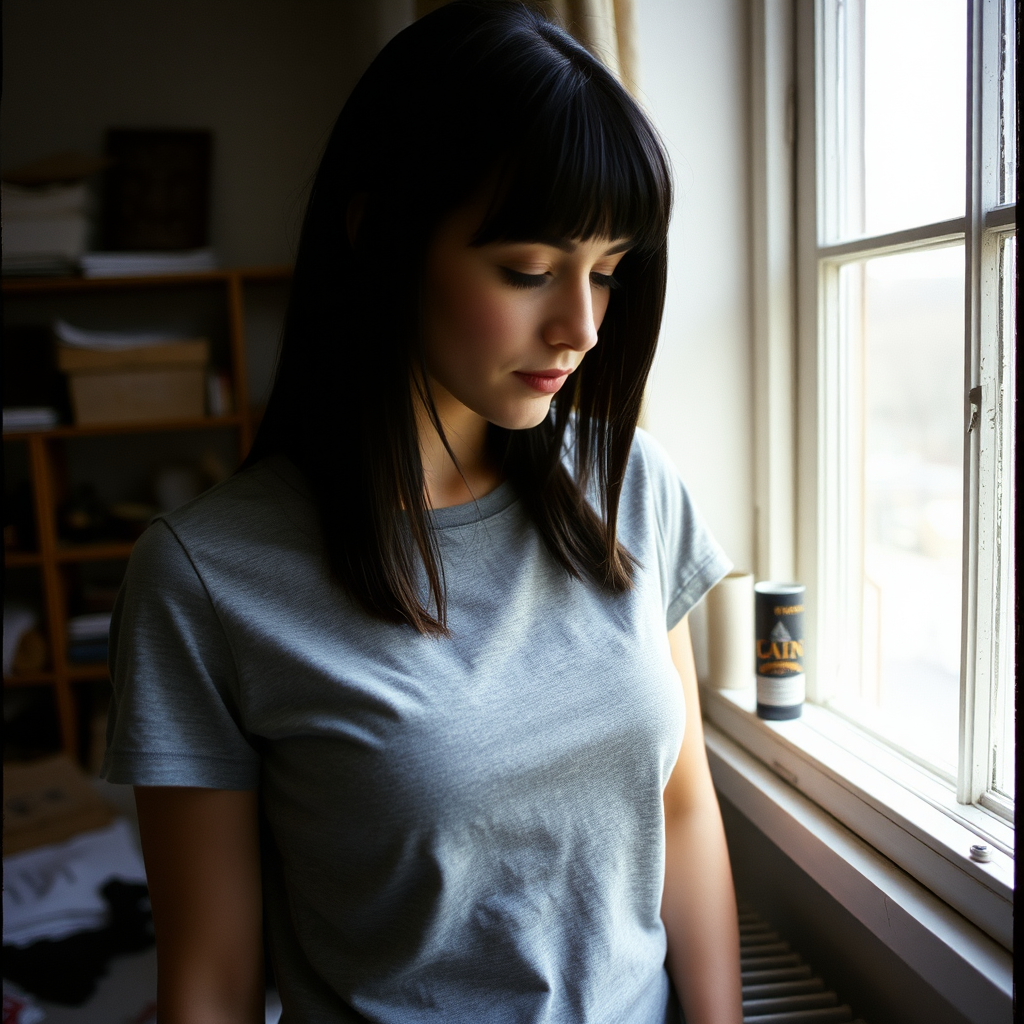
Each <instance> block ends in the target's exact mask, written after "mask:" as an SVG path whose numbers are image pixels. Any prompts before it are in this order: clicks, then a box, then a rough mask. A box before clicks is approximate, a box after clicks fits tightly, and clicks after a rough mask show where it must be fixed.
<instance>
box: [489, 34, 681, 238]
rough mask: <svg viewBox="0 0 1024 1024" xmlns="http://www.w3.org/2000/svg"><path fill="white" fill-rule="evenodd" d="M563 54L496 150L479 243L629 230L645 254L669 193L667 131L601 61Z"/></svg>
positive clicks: (657, 234)
mask: <svg viewBox="0 0 1024 1024" xmlns="http://www.w3.org/2000/svg"><path fill="white" fill-rule="evenodd" d="M545 27H548V26H545ZM559 43H560V44H561V46H564V45H565V42H564V40H563V39H560V40H559ZM560 48H561V47H559V49H560ZM553 49H554V47H553ZM559 56H561V57H562V60H561V61H557V62H556V65H555V68H552V69H550V70H553V71H555V72H556V73H555V74H549V75H548V76H545V77H548V78H549V81H548V82H546V83H544V85H545V86H546V87H541V88H538V89H537V91H536V93H535V97H536V98H535V100H534V103H533V104H532V105H531V106H532V107H533V109H528V110H526V111H523V115H524V116H523V117H522V120H521V121H520V124H519V126H518V127H519V131H518V132H517V133H516V134H515V136H513V137H512V139H511V140H510V142H511V144H510V145H509V147H508V149H507V151H506V152H505V154H503V155H499V157H498V159H497V173H496V174H495V175H494V179H495V181H496V186H495V189H494V194H493V199H492V201H491V203H490V207H489V209H488V211H487V213H486V214H485V215H484V219H483V222H482V223H481V225H480V228H479V229H478V230H477V232H476V235H475V236H474V239H473V243H474V244H475V245H486V244H487V243H488V242H495V241H515V242H519V241H547V242H556V243H557V242H563V241H567V240H583V239H589V238H595V237H599V236H600V237H605V238H609V239H613V240H618V239H623V240H627V241H628V242H629V243H630V245H631V247H632V248H633V249H634V250H636V252H637V254H638V255H643V254H650V253H653V252H656V251H657V250H659V249H660V248H661V247H662V246H664V245H665V241H666V237H667V234H668V222H669V216H670V212H671V201H672V186H671V172H670V169H669V167H668V162H667V158H666V156H665V153H664V150H663V148H662V146H661V143H660V140H659V139H658V138H657V137H656V136H655V135H654V133H653V132H652V130H651V128H650V124H649V122H648V121H647V118H646V117H645V116H644V114H643V113H642V112H641V111H640V110H639V108H637V107H636V105H635V102H634V101H633V99H632V98H631V97H630V96H629V95H628V94H627V93H626V92H625V90H624V89H623V88H622V86H620V85H619V83H618V82H616V81H615V80H614V79H613V78H612V76H611V74H610V73H609V72H607V71H606V70H605V69H604V68H603V67H598V68H594V67H593V65H591V67H589V68H586V67H580V66H579V64H577V63H576V62H575V61H572V60H571V58H569V59H566V58H565V57H564V56H563V55H562V54H559ZM587 56H588V57H589V54H588V55H587ZM567 65H571V67H567Z"/></svg>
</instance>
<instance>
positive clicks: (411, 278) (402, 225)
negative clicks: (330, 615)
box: [246, 0, 671, 635]
mask: <svg viewBox="0 0 1024 1024" xmlns="http://www.w3.org/2000/svg"><path fill="white" fill-rule="evenodd" d="M481 197H483V198H484V199H485V203H486V206H487V212H486V214H485V215H484V217H483V221H482V223H481V224H480V226H479V229H478V230H477V232H476V235H475V237H474V239H473V242H472V244H475V245H484V244H487V243H489V242H494V241H565V240H584V239H590V238H595V237H606V238H609V239H628V240H629V241H630V242H631V248H630V250H629V251H628V252H627V253H626V255H625V256H624V257H623V258H622V260H621V262H620V264H619V267H618V269H617V270H616V272H615V278H616V280H617V282H618V285H619V287H618V288H616V289H615V290H614V291H613V292H612V295H611V299H610V302H609V306H608V310H607V313H606V315H605V318H604V321H603V323H602V324H601V327H600V330H599V332H598V344H597V346H596V347H595V348H594V349H593V350H592V351H591V352H589V353H588V354H587V357H586V359H585V360H584V361H583V362H582V364H581V365H580V367H579V368H578V369H577V370H576V371H575V372H574V373H573V374H572V375H571V376H570V377H569V378H568V380H567V381H566V384H565V385H564V386H563V388H562V390H561V391H560V392H559V393H558V395H557V396H556V398H555V399H554V401H553V404H552V409H551V411H550V413H549V415H548V417H547V418H546V419H545V420H544V422H542V423H541V424H540V425H539V426H537V427H534V428H532V429H528V430H516V431H512V430H505V429H502V428H498V427H496V426H494V425H492V426H491V427H490V430H489V436H488V444H489V445H490V446H491V451H492V453H493V455H494V456H495V458H496V459H497V461H498V464H499V465H500V466H501V467H502V469H503V472H504V475H505V476H506V478H507V479H508V480H510V481H511V483H512V484H513V486H514V487H515V489H516V491H517V493H518V495H519V497H520V499H521V501H522V502H523V504H524V507H525V509H526V511H527V513H528V515H529V516H530V517H531V518H532V520H533V522H534V523H535V525H536V528H537V529H538V531H539V532H540V535H541V536H542V537H543V539H544V542H545V544H546V545H547V548H548V549H549V551H550V552H551V554H552V556H553V557H554V558H555V559H556V560H557V561H558V562H559V563H560V564H561V565H562V566H563V567H564V569H565V570H566V572H568V573H570V574H571V575H572V576H574V577H576V578H578V579H581V580H586V581H589V582H590V583H591V584H593V585H596V586H598V587H601V588H605V589H607V590H610V591H612V592H620V591H623V590H626V589H628V588H629V587H630V586H631V585H632V580H633V574H634V570H635V564H634V562H633V559H632V557H631V556H630V555H629V553H628V552H627V551H626V550H625V548H624V547H623V545H622V544H621V543H620V542H619V541H618V539H617V537H616V522H617V517H618V507H619V498H620V494H621V490H622V483H623V476H624V473H625V468H626V463H627V460H628V458H629V452H630V447H631V445H632V440H633V434H634V431H635V429H636V425H637V420H638V418H639V415H640V407H641V402H642V399H643V394H644V387H645V383H646V380H647V375H648V373H649V371H650V367H651V363H652V361H653V358H654V350H655V345H656V342H657V336H658V330H659V327H660V323H661V315H662V307H663V305H664V298H665V279H666V238H667V232H668V220H669V212H670V207H671V176H670V171H669V165H668V160H667V157H666V155H665V151H664V148H663V146H662V144H661V142H660V140H659V138H658V134H657V132H656V131H655V129H654V128H653V126H652V125H651V123H650V121H649V120H648V118H647V117H646V115H645V114H644V113H643V111H642V110H641V109H640V107H639V106H638V105H637V103H636V102H635V101H634V100H633V99H632V98H631V97H630V95H629V94H628V93H627V92H626V90H625V89H623V87H622V86H621V85H620V84H619V83H618V82H617V81H616V79H615V78H614V77H613V76H612V75H611V74H610V73H609V71H608V70H607V69H606V68H605V67H604V65H602V64H601V63H600V62H599V61H598V60H596V59H595V58H594V57H593V56H592V55H591V54H590V53H589V52H588V51H587V50H586V49H585V48H584V47H582V46H581V45H579V44H578V43H577V42H576V41H575V40H573V39H572V38H571V37H570V36H569V35H567V34H566V33H565V32H563V31H562V30H561V29H559V28H558V27H556V26H554V25H552V24H551V23H550V22H548V21H546V20H545V19H544V18H543V17H542V16H541V15H539V14H538V13H536V12H535V11H533V10H531V9H530V8H528V7H526V6H525V5H523V4H521V3H517V2H511V0H454V2H453V3H450V4H448V5H446V6H444V7H441V8H440V9H438V10H437V11H435V12H434V13H432V14H430V15H427V16H426V17H424V18H422V19H420V20H419V21H417V22H415V23H414V24H413V25H411V26H410V27H409V28H407V29H405V30H404V31H403V32H401V33H399V34H398V35H397V36H396V37H395V38H394V39H392V41H391V42H390V43H388V45H387V46H386V47H385V48H384V49H383V50H382V51H381V53H380V54H379V55H378V56H377V58H376V59H375V60H374V61H373V63H372V64H371V65H370V67H369V69H368V70H367V71H366V73H365V74H364V75H363V77H362V78H361V79H360V81H359V82H358V84H357V85H356V87H355V89H354V90H353V92H352V94H351V96H350V97H349V99H348V101H347V102H346V104H345V106H344V108H343V109H342V112H341V114H340V116H339V117H338V120H337V122H336V124H335V127H334V130H333V132H332V134H331V136H330V139H329V141H328V143H327V146H326V150H325V152H324V155H323V159H322V161H321V164H320V168H319V171H318V172H317V175H316V178H315V180H314V183H313V187H312V192H311V195H310V199H309V204H308V207H307V211H306V216H305V221H304V224H303V229H302V235H301V240H300V243H299V249H298V255H297V259H296V264H295V272H294V277H293V281H292V287H291V295H290V299H289V305H288V310H287V315H286V319H285V326H284V332H283V338H282V346H281V355H280V359H279V362H278V369H277V375H276V379H275V383H274V387H273V391H272V393H271V396H270V399H269V401H268V404H267V410H266V414H265V416H264V419H263V422H262V423H261V425H260V429H259V431H258V433H257V437H256V440H255V443H254V445H253V449H252V451H251V453H250V455H249V457H248V459H247V460H246V465H251V464H252V463H254V462H255V461H257V460H258V459H260V458H262V457H264V456H266V455H269V454H273V453H278V454H282V455H284V456H286V457H287V458H288V459H290V460H291V461H292V462H293V463H294V464H295V465H297V466H298V467H299V469H300V470H302V472H303V473H304V475H305V477H306V478H307V480H308V482H309V485H310V487H311V489H312V492H313V495H314V498H315V501H316V503H317V506H318V509H319V516H320V522H321V525H322V530H323V536H324V541H325V546H326V552H327V557H328V560H329V563H330V570H331V572H332V574H333V576H334V578H335V579H336V580H337V581H338V582H339V583H340V584H341V585H342V586H343V587H344V588H345V589H346V590H347V591H348V592H349V594H350V595H351V596H352V597H354V598H355V599H356V600H357V601H358V602H359V603H360V604H361V605H362V606H363V608H365V609H366V611H368V612H369V613H370V614H372V615H374V616H377V617H379V618H382V619H385V620H388V621H391V622H395V623H406V624H409V625H411V626H412V627H414V628H415V629H417V630H418V631H420V632H421V633H425V634H433V635H446V634H447V623H446V601H445V585H444V569H443V565H442V563H441V558H440V553H439V548H438V545H437V540H436V537H435V534H434V532H433V531H432V529H431V527H430V521H429V510H428V508H427V502H426V496H425V492H424V483H423V471H422V463H421V457H420V449H419V444H418V440H417V436H418V435H417V425H416V423H417V420H416V403H417V401H423V402H424V403H425V405H426V408H427V410H428V412H429V413H430V415H431V418H432V421H433V422H434V426H435V429H437V430H438V431H439V432H440V433H441V436H442V439H443V431H441V424H440V422H439V421H438V419H437V415H436V410H434V408H433V402H432V400H431V397H430V393H429V380H428V376H427V372H426V370H427V368H426V365H425V361H424V353H423V346H422V330H421V311H422V307H423V293H422V288H423V270H424V264H425V258H426V254H427V251H428V249H429V247H430V245H431V242H432V240H433V238H434V236H435V234H436V232H437V230H438V228H439V226H440V225H441V224H442V223H443V222H444V221H445V220H446V219H447V218H448V217H450V216H451V215H452V214H453V213H455V212H456V211H458V210H459V209H461V208H463V207H465V206H466V205H467V204H469V203H470V202H473V201H480V199H481ZM488 198H489V202H487V200H488ZM570 423H571V424H572V426H571V430H570ZM567 431H569V432H570V433H571V449H572V458H571V460H568V461H569V463H570V464H569V465H567V459H566V453H565V451H564V449H565V448H566V446H567V444H568V441H569V438H568V434H567ZM588 492H590V493H591V494H593V495H596V496H597V497H596V500H595V501H593V502H592V501H590V500H588V498H587V494H588Z"/></svg>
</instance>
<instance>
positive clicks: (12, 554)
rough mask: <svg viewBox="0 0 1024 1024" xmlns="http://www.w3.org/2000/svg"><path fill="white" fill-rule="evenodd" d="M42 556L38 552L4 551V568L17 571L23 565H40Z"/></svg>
mask: <svg viewBox="0 0 1024 1024" xmlns="http://www.w3.org/2000/svg"><path fill="white" fill-rule="evenodd" d="M42 564H43V556H42V555H41V554H40V553H39V552H38V551H5V552H4V567H5V568H7V569H18V568H20V567H21V566H25V565H30V566H31V565H42Z"/></svg>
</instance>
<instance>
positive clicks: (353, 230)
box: [345, 192, 370, 249]
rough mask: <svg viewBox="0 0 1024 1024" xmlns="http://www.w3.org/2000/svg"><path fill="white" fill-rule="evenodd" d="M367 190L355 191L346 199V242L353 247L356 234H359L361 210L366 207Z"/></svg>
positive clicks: (361, 218)
mask: <svg viewBox="0 0 1024 1024" xmlns="http://www.w3.org/2000/svg"><path fill="white" fill-rule="evenodd" d="M369 196H370V194H369V192H357V193H356V194H355V195H354V196H353V197H352V198H351V199H350V200H349V201H348V211H347V213H346V215H345V228H346V229H347V231H348V244H349V245H350V246H352V248H353V249H354V248H355V247H356V235H357V234H359V225H360V224H361V223H362V220H363V211H364V210H365V209H366V200H367V199H368V198H369Z"/></svg>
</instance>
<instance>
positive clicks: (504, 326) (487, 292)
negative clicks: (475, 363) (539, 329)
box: [432, 282, 526, 360]
mask: <svg viewBox="0 0 1024 1024" xmlns="http://www.w3.org/2000/svg"><path fill="white" fill-rule="evenodd" d="M453 284H456V285H457V282H453ZM438 300H439V301H438V303H437V304H436V305H435V307H434V308H435V310H436V312H437V314H438V315H437V317H436V319H435V321H434V322H435V324H436V327H437V328H438V330H436V331H435V332H432V333H433V334H434V338H433V340H434V342H435V345H437V346H438V347H439V348H440V349H442V350H447V351H452V350H453V349H456V350H458V354H459V356H460V357H461V358H463V359H469V360H474V358H475V359H480V358H485V359H486V358H487V357H489V356H494V355H501V354H502V353H503V352H505V351H508V350H510V349H512V348H513V347H514V346H515V343H516V340H517V339H518V337H519V336H520V335H521V334H522V332H523V330H524V327H525V323H526V317H525V316H524V315H523V310H522V308H521V307H520V306H519V305H518V304H517V303H516V302H515V297H514V296H513V295H511V294H508V293H507V291H506V290H499V289H498V288H488V287H481V286H479V285H477V286H476V287H457V286H456V287H451V286H449V287H447V288H444V290H443V294H442V295H439V296H438Z"/></svg>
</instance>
